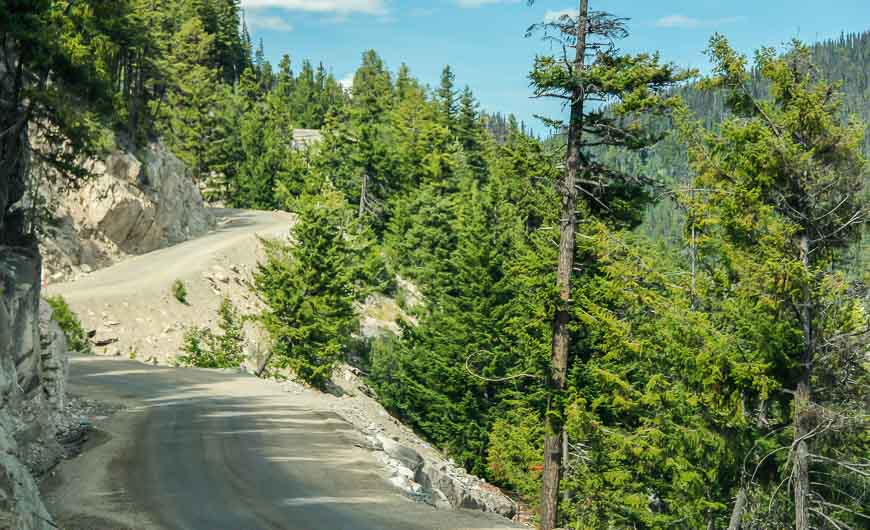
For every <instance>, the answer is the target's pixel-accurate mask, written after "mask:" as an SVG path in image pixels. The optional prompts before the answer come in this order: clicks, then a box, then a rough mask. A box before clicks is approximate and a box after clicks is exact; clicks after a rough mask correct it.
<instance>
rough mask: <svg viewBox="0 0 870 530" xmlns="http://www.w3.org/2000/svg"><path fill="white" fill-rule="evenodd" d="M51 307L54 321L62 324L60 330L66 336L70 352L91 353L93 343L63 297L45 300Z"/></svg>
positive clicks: (52, 297)
mask: <svg viewBox="0 0 870 530" xmlns="http://www.w3.org/2000/svg"><path fill="white" fill-rule="evenodd" d="M45 301H46V302H48V305H50V306H51V310H52V316H53V317H54V320H55V321H57V323H58V324H60V329H62V330H63V334H64V335H65V336H66V345H67V347H68V348H69V350H70V351H74V352H78V353H91V343H90V342H88V335H87V333H85V330H84V328H83V327H82V323H81V321H80V320H79V317H78V316H77V315H76V314H75V313H74V312H73V310H72V309H70V307H69V305H68V304H67V303H66V300H64V299H63V297H62V296H51V297H49V298H46V299H45Z"/></svg>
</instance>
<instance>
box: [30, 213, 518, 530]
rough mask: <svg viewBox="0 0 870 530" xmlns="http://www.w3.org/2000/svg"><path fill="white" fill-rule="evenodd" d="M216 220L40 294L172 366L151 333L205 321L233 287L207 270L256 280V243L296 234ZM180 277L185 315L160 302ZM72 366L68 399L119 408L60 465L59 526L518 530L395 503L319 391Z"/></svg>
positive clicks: (56, 485)
mask: <svg viewBox="0 0 870 530" xmlns="http://www.w3.org/2000/svg"><path fill="white" fill-rule="evenodd" d="M224 217H225V219H226V221H225V223H224V224H223V226H221V227H220V228H219V229H218V230H216V231H215V232H214V233H212V234H209V235H208V236H205V237H203V238H200V239H197V240H193V241H188V242H186V243H183V244H181V245H178V246H175V247H171V248H168V249H164V250H160V251H157V252H153V253H150V254H146V255H142V256H138V257H136V258H133V259H130V260H129V261H125V262H122V263H120V264H117V265H115V266H113V267H110V268H107V269H103V270H100V271H96V272H94V273H93V274H91V275H89V276H88V277H86V278H83V279H81V280H78V281H76V282H72V283H69V284H62V285H55V286H51V287H50V288H49V289H48V293H49V294H60V295H63V296H64V297H65V298H66V299H67V301H68V302H69V303H70V305H71V306H72V307H73V308H74V309H76V310H77V311H78V312H79V313H80V314H81V316H82V318H83V320H84V321H85V324H86V325H87V326H95V327H96V326H103V327H105V326H109V331H111V332H113V333H116V334H117V335H118V336H119V338H120V339H121V341H128V342H129V344H130V346H129V347H130V348H139V347H143V345H144V343H143V342H141V341H142V340H143V337H144V340H147V345H148V346H149V347H150V348H152V351H157V352H160V353H162V354H165V356H164V357H163V358H171V357H172V356H173V355H174V354H175V353H176V351H173V350H172V348H174V347H175V346H174V344H177V340H178V338H177V337H178V335H180V333H178V328H177V327H176V328H175V330H174V331H175V333H167V332H166V331H163V332H162V333H161V332H160V331H157V330H160V329H161V328H163V327H164V326H165V325H166V324H167V323H168V322H173V321H175V320H179V321H184V323H185V324H189V323H190V322H191V321H192V322H194V323H196V322H201V321H202V319H205V318H206V316H205V315H213V313H214V309H213V308H214V307H215V306H216V305H217V302H218V300H219V298H220V296H222V295H223V294H224V293H223V292H217V293H216V292H215V291H217V289H225V288H229V287H225V284H224V283H223V282H221V281H219V282H216V283H217V285H215V282H213V281H212V282H211V283H209V281H206V280H204V279H203V273H204V271H209V270H213V269H214V267H216V266H217V265H216V264H218V263H220V264H222V265H221V266H222V267H223V268H222V269H221V270H226V269H227V268H228V267H229V268H236V267H235V265H231V264H234V263H243V267H248V270H250V267H251V266H252V264H254V263H255V262H256V260H255V254H256V247H257V243H256V238H255V237H254V235H260V236H265V237H277V236H280V235H282V234H286V233H287V231H288V229H289V227H290V224H291V223H292V218H291V217H289V216H288V215H286V214H279V213H260V212H244V211H228V212H226V213H225V216H224ZM175 279H182V280H184V281H185V282H186V283H187V284H188V285H189V287H190V291H191V293H190V303H189V304H188V305H183V304H179V303H178V302H177V301H175V300H173V299H172V297H171V295H169V294H168V286H169V285H170V284H171V283H172V282H173V281H174V280H175ZM239 279H240V280H241V275H240V277H239ZM238 283H239V286H241V285H242V283H243V282H241V281H239V282H238ZM232 285H234V283H233V282H232V281H228V282H226V286H232ZM237 287H238V286H237ZM239 288H240V287H239ZM237 294H238V293H237ZM197 319H200V320H197ZM155 334H159V336H157V335H155ZM174 341H175V342H174ZM122 343H123V342H122ZM125 346H126V345H125ZM141 358H142V357H140V359H141ZM71 367H72V368H71V376H70V383H69V389H70V392H71V393H73V394H75V395H79V396H84V397H88V398H93V399H99V400H105V401H110V402H121V403H123V404H124V405H125V406H126V409H125V410H124V411H122V412H119V413H118V414H116V415H114V416H112V417H111V418H108V419H105V420H100V419H97V420H96V422H97V426H98V428H99V432H97V433H95V434H94V435H93V436H92V437H91V440H90V442H89V443H88V446H87V447H86V451H85V452H84V454H82V455H81V456H79V457H77V458H75V459H73V460H70V461H67V462H64V463H63V464H62V465H61V466H60V467H59V468H58V470H57V473H56V476H55V477H53V478H52V479H51V480H50V481H49V482H48V483H47V484H46V490H47V495H46V496H47V504H48V506H49V510H50V511H51V512H52V514H53V515H54V516H55V517H56V519H57V521H58V523H59V525H60V527H61V528H64V529H67V530H71V529H82V530H83V529H88V530H102V529H106V530H108V529H112V530H116V529H135V530H140V529H141V530H150V529H165V530H170V529H171V530H180V529H196V530H199V529H202V530H219V529H227V530H230V529H232V530H253V529H287V530H320V529H322V530H435V529H444V530H447V529H460V528H467V529H483V528H513V526H512V525H511V524H510V523H509V522H507V521H506V520H504V519H502V518H499V517H497V516H494V515H486V514H482V513H479V512H466V511H450V510H435V509H434V508H431V507H429V506H427V505H423V504H419V503H416V502H413V501H410V500H408V499H407V498H405V497H403V496H402V495H401V494H400V493H399V492H398V490H396V489H394V488H393V487H392V486H390V484H389V483H388V482H387V480H386V478H385V476H384V471H383V469H382V468H381V467H380V464H379V463H378V462H377V461H376V460H375V458H374V456H373V455H372V453H370V452H369V451H368V450H366V449H363V448H361V447H359V446H358V445H357V444H359V445H363V444H361V443H360V442H361V441H362V439H361V436H360V434H359V433H358V432H356V431H355V430H354V429H353V427H352V426H351V425H350V424H348V423H347V422H345V421H344V420H343V419H341V418H340V417H339V416H338V415H336V414H335V413H334V412H333V411H332V410H330V408H329V406H328V405H327V400H326V399H325V397H324V396H323V395H322V394H318V393H317V392H313V391H308V390H304V391H300V390H299V387H298V386H294V387H293V388H294V390H292V391H288V389H290V387H289V386H287V385H282V384H280V383H277V382H273V381H263V380H260V379H257V378H255V377H253V376H250V375H246V374H243V373H235V372H232V373H230V372H225V371H224V372H221V371H210V370H200V369H192V368H168V367H155V366H149V365H145V364H142V363H139V362H134V361H130V360H126V359H124V358H122V357H115V358H106V357H97V356H88V357H84V356H82V357H75V358H74V359H72V363H71Z"/></svg>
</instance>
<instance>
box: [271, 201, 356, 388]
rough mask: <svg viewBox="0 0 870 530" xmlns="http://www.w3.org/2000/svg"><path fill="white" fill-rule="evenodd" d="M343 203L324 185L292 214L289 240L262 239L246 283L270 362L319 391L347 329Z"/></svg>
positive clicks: (348, 273)
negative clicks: (260, 258)
mask: <svg viewBox="0 0 870 530" xmlns="http://www.w3.org/2000/svg"><path fill="white" fill-rule="evenodd" d="M347 213H348V209H347V206H346V203H345V200H344V197H343V196H342V195H341V194H340V193H338V192H336V191H334V190H332V189H330V188H329V187H326V188H324V190H323V191H322V192H321V193H320V194H319V195H316V196H313V197H310V198H309V199H308V201H307V202H306V204H305V205H304V207H303V209H302V210H301V211H300V212H299V220H298V221H297V223H296V225H295V226H294V228H293V240H292V242H289V243H285V242H281V241H264V242H263V244H264V247H265V250H266V261H265V262H264V263H262V264H260V266H259V268H258V269H257V272H256V274H255V275H254V281H255V285H256V288H257V291H258V293H259V295H260V297H261V299H262V300H263V301H264V302H265V304H266V311H265V312H264V314H263V316H262V319H263V323H264V324H265V326H266V329H267V330H268V331H269V333H270V335H271V337H272V344H273V353H274V356H273V362H274V363H275V364H276V365H277V366H278V367H286V368H290V369H291V370H293V372H294V373H295V374H296V376H297V377H299V378H300V379H302V380H303V381H305V382H307V383H309V384H312V385H314V386H317V387H320V388H323V387H325V385H326V384H327V383H328V382H329V380H330V377H331V375H332V372H333V369H334V368H335V366H336V364H337V363H338V362H339V361H341V360H342V359H343V358H344V355H345V353H346V349H345V345H346V342H347V340H348V338H349V336H350V334H351V333H352V332H353V330H354V323H355V318H354V310H353V301H354V299H355V297H356V293H355V289H354V283H353V278H354V268H353V264H352V262H351V259H352V257H353V254H352V251H351V248H353V238H354V237H355V236H356V235H357V234H354V233H353V231H352V228H351V226H350V223H349V222H348V215H347Z"/></svg>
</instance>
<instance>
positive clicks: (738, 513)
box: [728, 487, 747, 530]
mask: <svg viewBox="0 0 870 530" xmlns="http://www.w3.org/2000/svg"><path fill="white" fill-rule="evenodd" d="M746 501H747V499H746V488H745V487H743V488H740V491H739V492H737V500H736V501H734V509H733V510H731V520H730V521H729V522H728V530H740V528H741V526H742V524H743V512H744V511H745V510H746Z"/></svg>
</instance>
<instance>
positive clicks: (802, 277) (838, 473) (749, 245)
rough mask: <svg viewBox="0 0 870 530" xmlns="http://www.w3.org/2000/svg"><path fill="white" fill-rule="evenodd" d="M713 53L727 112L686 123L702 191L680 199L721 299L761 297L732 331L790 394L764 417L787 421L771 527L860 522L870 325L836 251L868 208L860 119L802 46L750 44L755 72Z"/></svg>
mask: <svg viewBox="0 0 870 530" xmlns="http://www.w3.org/2000/svg"><path fill="white" fill-rule="evenodd" d="M710 55H711V57H712V58H713V60H714V72H715V75H714V76H713V77H712V78H711V79H710V80H708V81H706V82H705V83H703V85H702V87H703V88H705V89H707V90H724V91H725V94H726V96H727V98H726V101H727V105H728V109H729V111H730V113H731V114H732V117H729V118H727V119H726V120H725V121H724V122H723V123H722V124H721V126H720V127H719V129H718V130H716V131H710V132H705V131H703V129H701V128H700V127H699V126H687V127H686V136H687V138H688V139H690V141H691V142H692V144H691V145H692V150H691V151H690V160H691V162H692V166H693V168H694V169H695V170H696V171H697V173H698V177H697V178H696V182H695V184H694V185H693V186H694V187H696V188H698V189H704V190H708V192H707V193H705V194H704V195H703V197H696V198H695V200H693V201H691V200H690V204H691V205H692V208H693V209H694V211H695V215H696V216H700V217H701V218H702V219H705V222H704V224H703V225H701V227H700V228H701V231H702V234H703V235H704V239H703V240H702V242H704V241H709V243H706V244H704V246H702V247H701V249H702V251H704V252H703V254H702V259H703V261H702V263H709V262H710V261H711V260H715V261H713V266H714V267H717V268H722V269H724V270H727V271H728V275H729V276H730V277H731V278H735V280H736V281H735V282H734V284H733V287H732V289H733V292H734V294H733V295H731V297H733V296H734V295H738V296H741V295H742V296H744V297H746V298H749V299H750V301H751V300H764V301H765V303H763V304H761V303H758V302H755V303H754V304H753V309H752V313H751V315H752V317H751V318H752V320H751V321H749V322H745V327H740V328H738V336H742V337H745V338H746V339H748V342H749V344H750V348H752V349H754V350H756V351H759V352H763V353H764V354H765V355H766V357H765V358H764V359H763V360H764V361H765V362H766V363H768V365H769V366H770V369H771V374H772V375H775V376H776V377H777V379H778V381H777V382H778V384H779V386H780V388H782V389H784V390H787V391H788V392H787V393H786V392H784V393H783V394H782V395H781V396H779V401H780V402H781V403H783V407H782V408H779V409H773V410H772V411H770V412H769V413H768V414H771V415H772V414H776V413H778V414H782V415H783V416H784V418H783V419H784V420H786V421H789V422H790V423H791V438H790V439H789V440H787V441H785V440H783V443H784V448H786V449H788V454H787V458H786V459H785V460H784V461H782V462H781V465H782V467H783V468H784V469H783V471H784V472H785V473H786V474H787V476H788V482H789V484H790V489H791V493H792V499H793V503H792V504H793V509H794V519H793V523H791V524H789V523H787V522H786V521H785V520H782V521H781V524H783V525H789V526H793V527H794V528H797V529H801V530H805V529H808V528H812V527H818V526H822V527H824V526H825V525H828V524H833V526H834V527H838V526H840V527H849V526H852V525H856V524H860V523H859V520H861V519H863V520H866V519H867V518H868V517H870V516H868V513H867V512H866V505H867V503H866V499H867V497H866V493H864V492H866V491H867V486H868V482H867V477H866V474H862V473H855V471H856V470H857V468H856V467H854V465H855V463H856V462H859V461H863V459H865V458H866V455H867V454H868V445H867V444H868V440H867V437H866V436H863V435H861V434H859V433H861V432H862V430H863V429H865V427H866V423H865V422H866V414H865V413H862V412H857V413H856V406H858V407H860V405H857V403H859V402H860V401H861V400H862V399H863V398H862V397H860V396H866V395H867V393H868V386H867V384H868V381H870V378H868V372H867V366H866V363H864V362H863V361H861V359H865V358H866V354H867V349H866V344H864V345H859V343H857V342H855V341H854V340H853V338H854V337H856V336H858V335H860V334H863V333H866V332H867V331H866V330H868V329H870V321H868V318H867V316H866V314H865V311H866V310H865V309H864V308H863V306H862V302H861V287H860V286H859V285H855V284H850V283H849V282H848V281H847V279H846V274H845V271H844V270H843V257H844V255H845V252H846V251H847V250H848V248H849V247H850V246H851V245H852V244H853V243H854V242H855V241H857V240H858V238H860V233H861V232H860V230H861V226H862V225H864V224H866V223H867V217H868V215H867V211H868V210H867V201H868V197H867V194H866V192H864V191H863V190H864V183H865V182H866V181H867V166H866V161H865V159H864V158H863V156H862V155H861V152H860V147H861V144H862V142H863V139H864V126H863V124H860V123H859V122H857V121H849V122H848V123H845V124H843V123H842V122H841V116H842V104H843V98H842V96H841V94H839V93H838V90H837V86H836V85H832V84H830V83H828V82H826V81H825V80H824V79H823V78H821V77H820V76H819V73H818V70H817V68H816V67H815V66H814V65H813V64H812V54H811V51H810V49H809V48H807V47H805V46H804V45H802V44H800V43H797V42H795V43H792V45H791V47H790V49H789V50H788V51H787V52H786V53H785V54H784V55H783V56H777V55H776V53H775V51H774V50H772V49H762V50H760V51H759V52H758V53H757V55H756V64H755V65H754V69H753V70H752V71H750V70H749V68H748V67H747V62H746V59H745V58H744V57H742V56H741V55H739V54H737V53H736V52H735V51H734V50H733V49H732V48H731V47H730V45H729V44H728V42H727V41H726V40H725V39H724V38H723V37H721V36H718V35H717V36H714V37H713V39H712V40H711V46H710ZM753 71H754V72H757V74H758V75H760V76H761V77H762V78H763V79H764V80H765V81H766V84H767V86H769V95H768V96H767V97H764V95H759V94H756V93H754V92H753V91H752V90H750V89H749V79H750V78H751V77H752V75H753V73H752V72H753ZM689 199H691V196H690V197H689ZM714 245H715V246H714ZM707 252H709V253H710V255H707ZM722 303H723V304H725V303H728V302H726V301H724V300H723V302H722ZM747 305H749V304H747ZM737 318H738V319H737V320H734V321H733V322H735V323H741V322H742V320H741V319H740V317H737ZM765 323H769V324H768V326H767V327H764V324H765ZM732 325H733V324H732ZM856 334H858V335H856ZM849 337H852V338H849ZM753 339H754V340H753ZM856 400H858V401H856ZM760 406H761V407H762V409H764V408H765V407H766V405H765V404H763V403H762V404H761V405H760ZM747 487H749V485H748V484H747ZM778 492H779V489H778V488H777V489H774V490H773V492H772V493H771V495H774V496H775V495H777V493H778ZM776 500H777V499H776V498H774V500H772V501H771V502H776ZM737 517H738V519H739V513H738V514H737ZM764 517H768V518H769V517H770V514H767V515H765V516H764Z"/></svg>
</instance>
